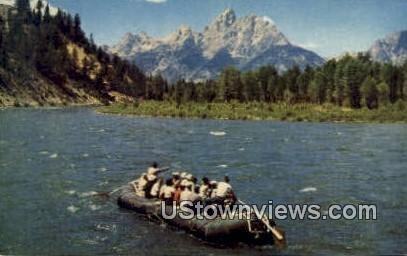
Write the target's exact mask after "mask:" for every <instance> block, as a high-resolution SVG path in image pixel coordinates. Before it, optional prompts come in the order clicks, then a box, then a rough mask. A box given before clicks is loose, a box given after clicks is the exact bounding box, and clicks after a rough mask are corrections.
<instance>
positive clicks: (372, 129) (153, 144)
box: [0, 108, 407, 255]
mask: <svg viewBox="0 0 407 256" xmlns="http://www.w3.org/2000/svg"><path fill="white" fill-rule="evenodd" d="M153 160H157V161H159V162H160V163H161V164H162V165H170V166H172V167H175V168H176V167H179V168H184V169H188V170H192V171H193V172H194V173H196V174H197V176H199V177H200V176H202V175H208V176H210V177H211V178H217V179H220V178H222V177H223V176H224V174H226V173H227V174H229V176H230V177H231V179H232V185H233V186H234V188H235V190H236V191H237V193H238V195H239V196H240V197H241V198H242V199H244V200H246V201H250V202H253V203H258V204H260V203H267V201H268V200H271V199H272V200H273V201H274V202H275V203H276V202H279V203H319V204H321V205H322V206H323V207H325V208H326V207H327V206H329V205H330V204H332V203H339V204H345V203H375V204H376V205H377V207H378V218H379V219H378V220H377V221H356V220H355V221H333V220H332V221H322V220H321V221H293V220H285V221H278V224H279V225H280V226H282V227H283V228H284V229H285V231H286V232H287V236H288V242H289V245H288V248H287V249H285V250H283V251H278V253H280V254H341V255H342V254H401V253H406V252H407V243H406V242H407V221H406V220H405V217H406V216H407V196H406V195H407V189H406V182H407V126H406V125H399V124H386V125H381V124H325V123H317V124H316V123H286V122H265V121H264V122H263V121H259V122H254V121H221V120H177V119H158V118H132V117H120V116H108V115H101V114H96V113H95V112H94V110H92V109H89V108H67V109H8V110H2V111H0V254H58V255H60V254H87V255H88V254H97V253H98V254H99V253H103V254H115V253H119V254H158V253H166V254H175V253H181V254H194V253H195V254H236V253H239V254H243V255H244V254H247V255H253V254H259V255H260V254H267V253H273V252H276V251H275V249H272V248H248V247H246V246H236V247H234V248H214V247H211V246H208V245H205V244H203V243H202V242H200V241H198V240H197V239H194V238H193V237H191V236H189V235H187V234H185V233H183V232H180V231H175V230H170V229H168V228H166V227H165V226H164V225H159V224H157V223H150V222H148V221H146V220H145V219H143V218H142V217H140V216H138V215H135V214H133V213H131V212H128V211H124V210H120V209H119V208H118V207H117V206H116V202H115V198H111V199H105V198H101V197H97V196H92V194H93V192H96V191H111V190H112V189H114V188H116V187H118V186H120V185H122V184H124V183H126V182H127V181H129V180H131V179H134V178H135V177H136V175H137V174H138V173H140V172H141V171H142V170H143V169H144V168H145V167H146V166H147V165H148V164H149V163H150V162H152V161H153Z"/></svg>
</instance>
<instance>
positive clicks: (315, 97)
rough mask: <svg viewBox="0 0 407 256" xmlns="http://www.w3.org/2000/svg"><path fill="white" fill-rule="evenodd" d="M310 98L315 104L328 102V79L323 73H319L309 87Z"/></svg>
mask: <svg viewBox="0 0 407 256" xmlns="http://www.w3.org/2000/svg"><path fill="white" fill-rule="evenodd" d="M309 87H310V88H309V94H310V98H311V100H312V101H313V102H315V103H318V104H323V103H324V102H325V100H326V77H325V74H324V73H323V72H322V71H317V72H316V73H315V76H314V78H313V79H312V81H311V83H310V86H309Z"/></svg>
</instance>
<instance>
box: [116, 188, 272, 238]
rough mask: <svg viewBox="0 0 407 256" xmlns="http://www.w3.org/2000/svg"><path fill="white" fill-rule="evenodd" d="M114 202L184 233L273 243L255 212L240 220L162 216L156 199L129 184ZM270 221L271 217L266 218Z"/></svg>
mask: <svg viewBox="0 0 407 256" xmlns="http://www.w3.org/2000/svg"><path fill="white" fill-rule="evenodd" d="M118 204H119V206H120V207H122V208H126V209H128V210H133V211H135V212H137V213H140V214H145V215H147V216H148V217H149V218H153V219H158V220H161V221H163V222H165V223H167V224H169V225H171V226H174V227H176V228H179V229H183V230H185V231H186V232H187V233H190V234H193V235H194V236H196V237H198V238H200V239H202V240H204V241H207V242H209V243H215V244H233V243H246V244H250V245H271V244H274V239H273V236H272V233H271V232H269V231H268V230H267V227H266V226H265V225H264V224H263V222H262V221H261V220H259V219H257V218H256V217H255V216H253V217H251V218H250V220H246V219H244V220H241V219H239V218H238V216H236V218H234V219H222V218H221V217H220V216H218V217H216V218H215V219H212V220H209V219H206V218H204V219H198V218H196V217H194V218H193V219H190V220H185V219H183V218H181V217H180V216H179V215H176V217H175V218H173V219H165V218H163V214H162V209H161V201H160V200H158V199H146V198H143V197H139V196H137V195H136V193H134V189H133V188H132V186H130V185H127V186H124V187H123V188H122V189H121V190H120V192H119V198H118ZM172 211H173V208H172V206H170V205H168V206H166V209H165V212H166V214H167V215H171V213H172ZM270 222H271V223H272V224H274V223H273V222H272V221H270Z"/></svg>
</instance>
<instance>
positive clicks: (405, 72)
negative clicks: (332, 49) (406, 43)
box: [146, 53, 407, 109]
mask: <svg viewBox="0 0 407 256" xmlns="http://www.w3.org/2000/svg"><path fill="white" fill-rule="evenodd" d="M151 81H153V82H152V84H151V85H150V86H149V88H150V93H148V94H147V95H146V97H147V98H148V99H154V100H171V101H176V102H177V103H182V102H188V101H197V102H230V101H239V102H250V101H259V102H267V103H276V102H286V103H289V104H296V103H315V104H324V103H331V104H334V105H338V106H344V107H351V108H361V107H367V108H369V109H375V108H378V107H379V106H380V105H387V104H394V103H396V102H397V101H403V100H406V96H407V95H406V92H405V88H407V63H405V64H404V65H402V66H395V65H392V64H389V63H386V64H380V63H377V62H374V61H372V60H371V58H370V56H369V55H367V54H362V53H360V54H358V55H357V56H354V57H352V56H349V55H347V56H345V57H343V58H341V59H339V60H336V59H332V60H329V61H328V62H326V63H325V64H324V65H323V66H320V67H314V68H312V67H306V68H305V69H304V70H301V69H300V68H299V67H296V66H294V67H292V68H290V69H288V70H286V71H285V72H279V71H278V70H277V69H276V68H275V67H273V66H264V67H261V68H259V69H257V70H252V71H245V72H241V71H239V70H237V69H236V68H234V67H227V68H225V69H224V70H223V71H222V72H221V74H220V75H219V77H218V78H217V79H215V80H207V81H204V82H197V83H194V82H187V81H184V80H180V81H178V82H176V83H175V84H174V85H173V86H168V85H167V84H166V82H165V81H164V80H163V79H162V78H161V77H160V76H159V75H158V76H156V77H153V78H152V79H151Z"/></svg>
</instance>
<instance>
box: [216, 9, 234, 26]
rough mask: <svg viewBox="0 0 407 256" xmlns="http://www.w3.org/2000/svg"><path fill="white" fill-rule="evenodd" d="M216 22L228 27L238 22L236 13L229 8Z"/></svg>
mask: <svg viewBox="0 0 407 256" xmlns="http://www.w3.org/2000/svg"><path fill="white" fill-rule="evenodd" d="M216 21H217V22H219V23H222V24H224V25H226V26H230V25H232V24H233V23H234V22H235V21H236V13H235V11H234V10H233V9H232V8H227V9H225V10H224V11H223V12H222V13H221V14H219V15H218V17H217V18H216Z"/></svg>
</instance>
